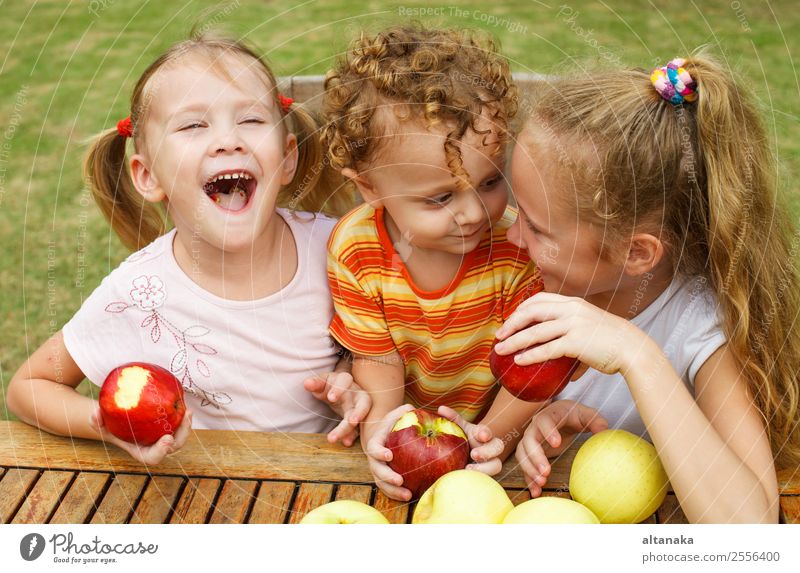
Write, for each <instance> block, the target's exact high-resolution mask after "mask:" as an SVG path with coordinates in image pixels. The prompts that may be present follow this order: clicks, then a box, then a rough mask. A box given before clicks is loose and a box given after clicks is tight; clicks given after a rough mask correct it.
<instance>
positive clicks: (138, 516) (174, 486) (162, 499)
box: [130, 476, 184, 523]
mask: <svg viewBox="0 0 800 573" xmlns="http://www.w3.org/2000/svg"><path fill="white" fill-rule="evenodd" d="M183 482H184V480H183V478H179V477H170V476H153V477H152V478H151V479H150V483H148V484H147V487H146V488H145V490H144V495H142V499H141V500H140V501H139V503H138V505H137V506H136V509H135V510H134V512H133V517H131V520H130V523H166V522H167V519H168V518H169V515H170V512H171V510H172V505H173V504H174V503H175V500H177V499H178V493H179V491H180V488H181V486H182V485H183Z"/></svg>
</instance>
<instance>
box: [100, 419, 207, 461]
mask: <svg viewBox="0 0 800 573" xmlns="http://www.w3.org/2000/svg"><path fill="white" fill-rule="evenodd" d="M89 424H91V426H92V427H93V428H94V429H95V430H97V431H98V432H99V433H100V437H101V439H102V440H103V441H104V442H109V443H111V444H114V445H115V446H118V447H119V448H121V449H123V450H125V451H126V452H128V453H129V454H130V456H131V457H132V458H133V459H135V460H137V461H140V462H142V463H143V464H145V465H148V466H153V465H156V464H159V463H161V460H163V459H164V458H165V457H167V456H168V455H170V454H173V453H175V452H177V451H178V450H179V449H181V448H182V447H183V445H184V444H185V443H186V439H187V438H188V437H189V431H190V430H191V429H192V411H191V410H186V414H185V415H184V416H183V421H182V422H181V425H180V426H178V429H177V430H175V434H174V435H170V434H164V435H163V436H161V437H160V438H159V439H158V441H157V442H156V443H154V444H152V445H149V446H140V445H138V444H134V443H132V442H126V441H124V440H121V439H119V438H118V437H116V436H115V435H114V434H112V433H111V432H109V431H108V430H106V428H105V426H104V424H103V416H102V415H101V414H100V406H99V405H97V406H96V407H95V409H94V411H93V412H92V416H91V418H90V419H89Z"/></svg>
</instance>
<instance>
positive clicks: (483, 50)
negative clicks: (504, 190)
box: [322, 25, 519, 184]
mask: <svg viewBox="0 0 800 573" xmlns="http://www.w3.org/2000/svg"><path fill="white" fill-rule="evenodd" d="M518 104H519V96H518V92H517V88H516V86H515V85H514V84H513V82H512V79H511V71H510V69H509V66H508V62H507V61H506V60H505V59H504V58H503V57H502V56H500V55H499V54H498V46H497V43H496V42H495V41H494V40H493V39H492V38H491V37H490V36H488V35H483V34H478V33H477V32H473V31H470V30H449V29H428V28H425V27H422V26H420V25H404V26H394V27H391V28H388V29H385V30H383V31H381V32H378V33H377V34H375V35H369V34H367V33H362V34H361V36H360V37H359V38H358V39H357V40H355V41H354V42H353V43H352V44H351V45H350V47H349V49H348V51H347V53H346V55H345V56H344V57H343V58H341V59H340V60H339V61H338V62H337V64H336V66H335V67H334V69H332V70H331V71H330V72H328V75H327V78H326V80H325V99H324V102H323V119H324V127H323V131H322V144H323V148H324V149H325V150H326V151H327V153H328V158H329V161H330V164H331V165H330V166H331V168H332V169H334V170H336V171H341V169H343V168H352V169H355V170H358V169H359V167H362V166H364V165H367V164H369V162H370V161H372V160H374V159H375V156H376V153H377V151H378V150H379V146H380V143H381V142H382V141H386V140H388V139H391V138H389V137H386V136H387V135H390V134H388V133H386V131H387V130H388V125H387V122H385V121H377V120H376V121H373V118H375V117H376V113H379V110H380V109H381V108H385V107H386V106H392V108H393V110H394V111H395V114H396V115H397V116H398V117H400V118H401V119H410V118H413V119H416V118H420V117H421V118H423V119H424V121H425V124H426V126H427V127H428V128H431V127H436V126H440V125H441V126H444V127H445V128H446V129H449V130H450V131H449V132H448V133H447V138H446V141H445V144H444V150H445V157H446V159H447V165H448V167H449V169H450V171H451V172H452V174H453V176H454V177H455V178H456V179H457V184H459V183H461V182H464V181H469V177H468V175H467V173H466V172H465V170H464V168H463V165H462V158H461V152H460V150H459V147H458V145H457V143H458V142H459V141H460V140H461V138H462V137H463V136H464V134H465V133H466V132H467V130H470V129H471V130H473V131H474V132H475V133H478V134H481V135H486V134H488V133H489V130H482V131H480V130H478V129H476V121H477V120H478V118H480V117H481V114H482V113H483V112H484V110H486V111H488V112H489V114H490V115H489V118H490V120H491V122H492V127H493V129H492V131H494V132H495V133H496V134H497V136H498V141H499V145H498V146H497V153H498V154H499V153H501V152H502V150H503V149H504V148H505V143H506V142H507V141H508V137H509V135H510V134H509V122H510V121H511V119H512V118H513V117H514V115H515V114H516V112H517V108H518ZM398 105H399V107H398ZM398 110H402V111H401V112H400V111H398Z"/></svg>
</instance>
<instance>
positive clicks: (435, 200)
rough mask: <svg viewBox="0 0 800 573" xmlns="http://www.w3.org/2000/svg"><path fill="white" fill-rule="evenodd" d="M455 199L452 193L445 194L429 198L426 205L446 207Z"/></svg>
mask: <svg viewBox="0 0 800 573" xmlns="http://www.w3.org/2000/svg"><path fill="white" fill-rule="evenodd" d="M452 197H453V194H452V193H444V194H442V195H437V196H436V197H429V198H428V199H426V200H425V202H426V203H428V204H429V205H444V204H445V203H447V202H448V201H449V200H450V199H451V198H452Z"/></svg>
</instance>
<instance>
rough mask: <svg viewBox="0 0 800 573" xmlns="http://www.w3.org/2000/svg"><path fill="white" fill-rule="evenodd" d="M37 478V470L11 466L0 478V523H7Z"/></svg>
mask: <svg viewBox="0 0 800 573" xmlns="http://www.w3.org/2000/svg"><path fill="white" fill-rule="evenodd" d="M37 479H39V472H38V471H37V470H26V469H19V468H11V469H9V470H7V471H6V472H5V474H4V475H3V477H2V479H0V523H8V522H9V521H10V520H11V519H12V518H13V517H14V513H16V511H17V508H18V507H19V506H20V505H22V503H23V502H24V501H25V496H26V495H27V493H28V491H30V489H31V488H32V487H33V484H34V483H35V482H36V480H37Z"/></svg>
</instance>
